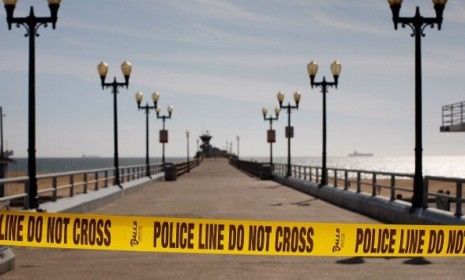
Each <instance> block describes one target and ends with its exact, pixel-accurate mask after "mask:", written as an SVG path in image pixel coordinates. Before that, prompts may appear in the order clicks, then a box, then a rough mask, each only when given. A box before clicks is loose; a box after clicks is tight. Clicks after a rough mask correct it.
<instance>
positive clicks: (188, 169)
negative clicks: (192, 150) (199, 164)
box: [186, 130, 191, 172]
mask: <svg viewBox="0 0 465 280" xmlns="http://www.w3.org/2000/svg"><path fill="white" fill-rule="evenodd" d="M189 136H190V132H189V130H186V144H187V172H191V165H190V164H189V161H190V159H189Z"/></svg>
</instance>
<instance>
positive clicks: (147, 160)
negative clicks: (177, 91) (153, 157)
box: [135, 91, 160, 177]
mask: <svg viewBox="0 0 465 280" xmlns="http://www.w3.org/2000/svg"><path fill="white" fill-rule="evenodd" d="M135 98H136V102H137V109H139V110H141V109H142V110H144V111H145V165H146V173H145V175H146V176H147V177H150V158H149V114H150V110H156V109H157V103H158V99H160V93H159V92H158V91H155V92H154V93H153V94H152V101H153V106H150V105H149V104H148V103H147V104H145V106H141V105H140V104H141V103H142V100H143V99H144V94H143V93H142V92H141V91H139V92H137V93H136V95H135Z"/></svg>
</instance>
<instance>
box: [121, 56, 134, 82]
mask: <svg viewBox="0 0 465 280" xmlns="http://www.w3.org/2000/svg"><path fill="white" fill-rule="evenodd" d="M131 71H132V64H131V62H129V61H127V60H125V61H124V62H123V64H121V72H122V73H123V75H124V79H125V80H126V83H128V82H129V77H130V76H131Z"/></svg>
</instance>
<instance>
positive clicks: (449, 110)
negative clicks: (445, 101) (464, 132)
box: [442, 101, 465, 127]
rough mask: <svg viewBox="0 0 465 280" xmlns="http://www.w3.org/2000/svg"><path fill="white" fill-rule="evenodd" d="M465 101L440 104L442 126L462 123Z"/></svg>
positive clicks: (464, 119)
mask: <svg viewBox="0 0 465 280" xmlns="http://www.w3.org/2000/svg"><path fill="white" fill-rule="evenodd" d="M464 107H465V101H462V102H458V103H454V104H450V105H445V106H442V126H443V127H446V126H454V125H461V124H463V123H464V121H465V118H464V109H465V108H464Z"/></svg>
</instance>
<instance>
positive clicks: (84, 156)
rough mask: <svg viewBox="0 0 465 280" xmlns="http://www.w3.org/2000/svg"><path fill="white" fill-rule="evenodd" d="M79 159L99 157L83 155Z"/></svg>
mask: <svg viewBox="0 0 465 280" xmlns="http://www.w3.org/2000/svg"><path fill="white" fill-rule="evenodd" d="M81 157H82V158H100V156H96V155H85V154H83V155H82V156H81Z"/></svg>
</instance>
